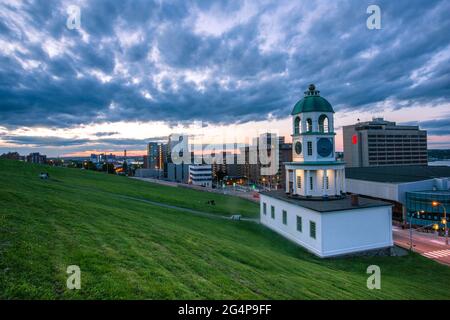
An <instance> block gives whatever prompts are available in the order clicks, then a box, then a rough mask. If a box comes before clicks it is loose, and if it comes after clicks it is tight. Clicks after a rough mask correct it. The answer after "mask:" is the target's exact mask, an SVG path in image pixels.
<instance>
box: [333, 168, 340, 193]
mask: <svg viewBox="0 0 450 320" xmlns="http://www.w3.org/2000/svg"><path fill="white" fill-rule="evenodd" d="M338 171H339V170H333V188H334V191H333V192H334V194H335V195H337V194H338V190H337V186H338V184H337V173H338Z"/></svg>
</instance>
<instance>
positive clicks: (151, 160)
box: [146, 142, 164, 170]
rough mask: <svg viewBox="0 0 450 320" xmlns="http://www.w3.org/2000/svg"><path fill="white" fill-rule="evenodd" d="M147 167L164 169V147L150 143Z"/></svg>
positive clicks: (156, 143)
mask: <svg viewBox="0 0 450 320" xmlns="http://www.w3.org/2000/svg"><path fill="white" fill-rule="evenodd" d="M146 160H147V165H146V167H147V168H148V169H158V170H162V169H164V146H163V144H161V143H158V142H150V143H149V144H148V145H147V159H146Z"/></svg>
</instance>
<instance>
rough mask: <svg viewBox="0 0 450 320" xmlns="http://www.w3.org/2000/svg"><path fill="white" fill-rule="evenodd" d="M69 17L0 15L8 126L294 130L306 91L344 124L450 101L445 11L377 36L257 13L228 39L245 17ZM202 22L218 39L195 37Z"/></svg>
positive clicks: (220, 6)
mask: <svg viewBox="0 0 450 320" xmlns="http://www.w3.org/2000/svg"><path fill="white" fill-rule="evenodd" d="M71 4H76V1H71V2H61V1H46V2H45V3H43V2H42V1H31V0H30V1H26V2H24V3H23V4H22V5H18V6H17V7H15V6H13V5H6V4H2V5H0V7H1V10H2V19H1V20H0V41H2V43H3V44H9V45H10V47H8V48H6V47H5V48H0V124H1V125H2V126H5V127H8V128H13V127H20V126H46V127H71V126H74V125H79V124H90V123H98V122H105V121H111V122H114V121H135V120H138V121H152V120H163V121H168V122H172V123H174V122H179V121H187V120H189V121H191V120H202V121H206V122H221V123H235V122H246V121H251V120H261V119H265V118H266V117H267V116H268V114H269V113H271V114H272V115H273V116H275V117H285V116H286V115H288V113H289V112H290V110H291V108H292V105H293V104H294V103H295V102H296V101H297V100H298V99H300V98H301V97H302V95H303V91H304V90H305V88H306V86H307V84H308V83H310V82H314V83H316V84H317V85H318V88H319V89H320V90H321V91H322V94H323V95H324V96H326V97H327V98H328V99H329V100H330V102H331V103H332V104H333V105H334V106H335V107H336V109H337V110H339V109H348V110H362V109H365V108H368V107H370V106H374V105H375V104H376V103H379V102H382V101H385V100H386V99H392V100H393V101H398V102H405V104H399V105H397V106H393V107H399V106H400V105H402V106H404V105H406V106H408V105H410V104H413V103H414V104H418V103H419V104H420V103H427V104H438V103H442V102H448V100H449V98H450V77H449V72H450V54H449V50H450V47H449V45H450V35H449V32H447V30H450V19H448V12H450V3H449V2H448V1H444V0H442V1H438V0H432V1H426V2H425V1H420V0H416V1H379V2H378V3H377V4H378V5H379V6H380V7H381V11H382V30H368V29H367V28H366V19H367V17H368V15H367V14H366V8H367V6H368V5H369V4H372V1H337V2H333V3H331V2H328V1H322V2H320V1H316V2H313V3H310V2H304V3H301V2H299V7H289V6H292V3H291V2H290V1H286V2H279V1H276V2H273V3H266V4H257V3H254V4H253V6H254V7H253V8H252V9H251V10H249V13H245V14H244V17H241V18H239V19H237V20H236V21H232V22H230V23H229V26H228V27H224V25H226V23H225V22H224V21H221V20H220V19H225V20H226V19H231V20H232V18H233V17H234V16H237V15H238V14H239V12H241V13H242V12H243V11H244V4H243V3H239V2H234V1H221V2H216V1H214V2H210V1H201V2H193V1H168V2H166V1H164V2H160V1H154V2H152V1H147V0H145V1H144V0H133V1H131V0H130V1H109V0H96V1H88V2H86V3H85V4H84V5H83V6H82V7H81V23H82V30H81V31H79V30H68V29H67V28H66V27H65V24H66V18H67V15H66V8H67V6H68V5H71ZM283 9H284V10H283ZM200 13H203V15H204V16H206V17H208V16H209V17H210V18H211V19H210V20H211V21H213V22H214V21H215V18H216V17H215V15H217V16H218V17H217V19H218V21H217V23H216V25H214V23H213V22H211V21H210V22H209V23H210V24H211V25H203V28H201V29H203V31H202V30H200V31H199V30H197V29H196V28H197V27H198V26H197V25H196V23H197V22H196V21H197V18H198V16H197V14H200ZM220 13H221V14H222V15H220ZM308 21H309V22H308ZM228 22H229V21H228ZM277 26H278V27H277ZM215 28H216V29H217V28H219V29H220V28H222V30H218V31H217V30H214V29H215ZM205 30H206V31H205ZM208 31H210V32H209V33H208ZM271 41H272V42H271ZM134 78H136V79H139V81H133V79H134ZM145 93H148V95H149V96H150V98H149V97H147V98H146V97H145ZM24 143H25V142H24Z"/></svg>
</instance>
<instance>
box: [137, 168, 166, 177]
mask: <svg viewBox="0 0 450 320" xmlns="http://www.w3.org/2000/svg"><path fill="white" fill-rule="evenodd" d="M163 174H164V172H163V170H156V169H136V172H135V174H134V175H135V176H136V177H139V178H162V177H163Z"/></svg>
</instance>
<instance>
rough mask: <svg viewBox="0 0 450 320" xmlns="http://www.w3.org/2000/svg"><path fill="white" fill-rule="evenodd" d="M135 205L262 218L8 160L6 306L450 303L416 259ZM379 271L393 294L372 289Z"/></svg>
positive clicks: (201, 197) (251, 209)
mask: <svg viewBox="0 0 450 320" xmlns="http://www.w3.org/2000/svg"><path fill="white" fill-rule="evenodd" d="M41 171H47V172H49V173H50V177H51V179H50V180H48V181H45V180H40V179H39V178H38V174H39V172H41ZM124 196H127V197H134V198H139V199H148V200H151V201H158V202H164V203H167V204H172V205H176V206H179V207H184V208H191V209H195V210H200V211H207V212H210V213H214V214H218V215H230V214H232V213H235V212H239V213H242V214H244V215H245V216H248V217H252V216H253V217H256V216H257V215H258V206H257V204H254V203H251V202H249V201H246V200H243V199H239V198H233V197H227V196H222V195H217V194H210V193H205V192H199V191H193V190H188V189H184V188H171V187H164V186H160V185H153V184H149V183H146V182H141V181H136V180H132V179H128V178H125V177H116V176H111V175H106V174H101V173H96V172H89V171H81V170H77V169H65V168H49V167H45V168H44V167H42V166H38V165H30V164H24V163H19V162H14V161H6V160H0V298H2V299H9V298H14V299H17V298H20V299H21V298H29V299H35V298H39V299H116V298H119V299H190V298H194V299H196V298H198V299H207V298H210V299H222V298H223V299H244V298H247V299H265V298H271V299H417V298H424V299H443V298H445V299H449V298H450V268H448V267H445V266H442V265H439V264H437V263H435V262H433V261H430V260H427V259H425V258H423V257H421V256H419V255H416V254H413V255H409V256H405V257H373V258H368V257H365V258H363V257H360V258H351V259H350V258H349V259H330V260H321V259H318V258H315V257H314V256H313V255H311V254H309V253H308V252H306V251H304V250H303V249H301V248H299V247H298V246H295V245H294V244H292V243H290V242H288V241H286V240H284V239H283V238H282V237H280V236H278V235H276V234H275V233H273V232H271V231H270V230H267V229H266V228H264V227H262V226H260V225H258V224H256V223H252V222H244V221H241V222H234V221H230V220H225V219H215V218H213V217H202V216H198V215H195V214H192V213H190V212H187V211H186V212H184V211H180V210H174V209H170V208H164V207H160V206H156V205H151V204H149V203H145V202H142V201H136V200H134V199H131V198H126V197H124ZM211 199H214V200H215V201H216V203H217V205H216V206H206V205H205V202H206V201H207V200H211ZM372 264H376V265H379V266H380V267H381V287H382V288H381V290H368V289H367V287H366V280H367V276H368V275H367V274H366V269H367V266H369V265H372ZM68 265H78V266H80V268H81V279H82V284H81V286H82V288H81V290H73V291H72V290H67V289H66V279H67V276H68V275H67V274H66V268H67V266H68Z"/></svg>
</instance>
